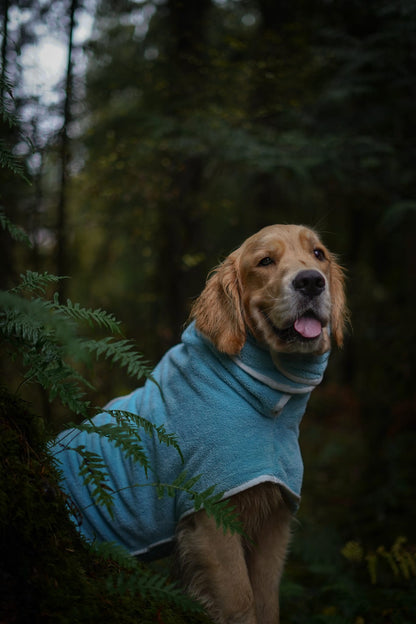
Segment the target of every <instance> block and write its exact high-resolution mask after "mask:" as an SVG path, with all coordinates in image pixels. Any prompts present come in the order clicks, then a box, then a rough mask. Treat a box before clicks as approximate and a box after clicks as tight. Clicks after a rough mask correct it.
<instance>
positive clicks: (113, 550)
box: [90, 542, 138, 570]
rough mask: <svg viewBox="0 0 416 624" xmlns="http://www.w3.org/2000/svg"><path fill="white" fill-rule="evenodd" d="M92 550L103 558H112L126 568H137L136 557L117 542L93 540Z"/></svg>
mask: <svg viewBox="0 0 416 624" xmlns="http://www.w3.org/2000/svg"><path fill="white" fill-rule="evenodd" d="M90 548H91V550H92V551H93V552H94V553H95V554H96V555H98V556H99V557H102V558H103V559H111V560H112V561H115V563H117V564H118V565H119V566H120V567H123V568H124V569H126V570H137V569H138V563H137V559H136V557H132V556H131V554H130V553H129V551H128V550H127V548H125V547H124V546H122V545H121V544H118V543H117V542H93V543H92V544H91V545H90Z"/></svg>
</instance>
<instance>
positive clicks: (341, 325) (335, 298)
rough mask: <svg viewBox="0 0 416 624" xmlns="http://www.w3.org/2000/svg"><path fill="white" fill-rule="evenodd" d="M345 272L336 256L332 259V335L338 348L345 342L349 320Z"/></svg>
mask: <svg viewBox="0 0 416 624" xmlns="http://www.w3.org/2000/svg"><path fill="white" fill-rule="evenodd" d="M344 284H345V278H344V270H343V269H342V267H341V266H340V265H339V264H338V263H337V261H336V259H335V257H334V256H332V258H331V272H330V289H331V300H332V311H331V333H332V335H333V336H334V339H335V342H336V344H337V345H338V347H342V345H343V342H344V329H345V324H346V322H347V319H348V311H347V307H346V299H345V289H344Z"/></svg>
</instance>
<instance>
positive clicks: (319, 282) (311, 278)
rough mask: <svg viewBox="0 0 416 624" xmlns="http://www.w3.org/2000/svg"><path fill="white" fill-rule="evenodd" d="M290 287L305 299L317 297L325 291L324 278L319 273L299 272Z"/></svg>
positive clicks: (310, 271) (311, 271)
mask: <svg viewBox="0 0 416 624" xmlns="http://www.w3.org/2000/svg"><path fill="white" fill-rule="evenodd" d="M292 285H293V288H294V289H295V290H298V291H300V292H301V293H302V294H303V295H305V296H306V297H311V298H312V297H317V296H318V295H320V294H321V292H322V291H323V290H324V289H325V278H324V276H323V275H322V273H319V271H313V270H309V271H299V273H298V274H297V275H296V277H295V278H294V279H293V281H292Z"/></svg>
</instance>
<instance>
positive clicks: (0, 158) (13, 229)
mask: <svg viewBox="0 0 416 624" xmlns="http://www.w3.org/2000/svg"><path fill="white" fill-rule="evenodd" d="M2 143H3V142H2V141H1V140H0V164H1V165H2V166H3V167H6V166H8V165H7V158H6V160H5V155H4V153H2ZM9 165H10V162H9ZM8 168H9V169H11V166H9V167H8ZM12 171H13V169H12ZM0 225H1V227H2V228H3V230H6V231H7V232H9V234H10V236H11V237H12V238H13V240H15V241H18V242H19V243H24V244H25V245H27V246H28V247H32V243H31V242H30V239H29V237H28V235H27V234H26V232H24V230H22V228H20V227H18V226H17V225H15V224H14V223H12V222H11V221H10V219H8V218H7V217H6V215H5V214H4V211H3V210H2V209H0Z"/></svg>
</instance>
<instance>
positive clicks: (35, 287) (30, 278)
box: [9, 271, 68, 295]
mask: <svg viewBox="0 0 416 624" xmlns="http://www.w3.org/2000/svg"><path fill="white" fill-rule="evenodd" d="M20 279H21V282H20V284H19V285H18V286H15V288H12V289H11V290H10V291H9V292H11V293H14V294H20V293H22V294H24V293H28V294H30V293H37V294H41V295H43V294H45V292H46V289H47V288H48V286H50V285H51V284H56V283H57V282H59V281H60V280H62V279H68V278H66V277H58V276H57V275H52V274H51V273H48V272H47V271H45V272H44V273H37V272H36V271H26V273H21V275H20Z"/></svg>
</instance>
